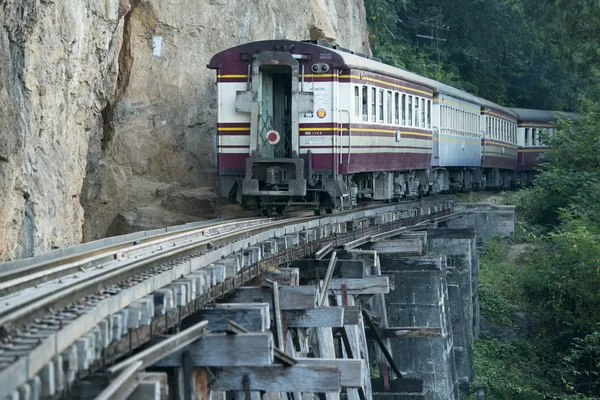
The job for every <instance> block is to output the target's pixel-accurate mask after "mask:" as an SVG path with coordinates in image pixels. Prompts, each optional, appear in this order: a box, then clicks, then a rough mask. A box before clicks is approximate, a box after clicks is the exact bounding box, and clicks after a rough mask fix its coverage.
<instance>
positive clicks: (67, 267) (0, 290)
mask: <svg viewBox="0 0 600 400" xmlns="http://www.w3.org/2000/svg"><path fill="white" fill-rule="evenodd" d="M269 221H272V219H270V218H243V219H238V220H234V221H231V222H225V223H223V222H215V223H212V224H209V225H206V226H201V227H194V228H189V229H185V230H178V231H175V232H168V233H163V234H159V235H156V236H151V237H148V238H144V239H140V240H136V241H133V242H127V243H120V244H115V245H109V246H106V247H102V248H98V249H95V250H91V251H88V252H84V253H81V254H77V255H74V256H68V257H65V258H62V259H59V260H52V261H49V262H45V263H39V264H35V265H32V266H30V267H28V268H22V269H18V270H15V271H5V272H3V273H0V296H6V295H9V294H12V293H14V292H16V291H19V290H22V289H25V288H27V287H33V286H36V285H40V284H43V283H45V282H48V281H51V280H54V279H58V278H62V277H64V276H69V275H71V274H73V273H78V272H85V271H86V270H89V269H91V268H98V267H102V266H104V265H106V264H108V263H110V262H113V261H115V258H116V257H117V254H123V256H125V254H129V255H131V256H134V255H139V254H142V253H144V252H152V251H155V249H156V247H165V246H173V245H174V243H175V242H176V241H184V240H186V239H188V240H193V239H194V238H196V237H202V238H207V237H210V236H205V233H207V232H210V230H211V229H214V228H215V227H221V228H222V229H229V230H235V229H238V228H239V227H240V226H244V225H252V224H260V223H262V222H265V223H266V222H269Z"/></svg>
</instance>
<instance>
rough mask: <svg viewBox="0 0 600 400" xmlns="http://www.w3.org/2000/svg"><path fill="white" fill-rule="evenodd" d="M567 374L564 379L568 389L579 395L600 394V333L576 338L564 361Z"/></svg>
mask: <svg viewBox="0 0 600 400" xmlns="http://www.w3.org/2000/svg"><path fill="white" fill-rule="evenodd" d="M563 362H564V364H565V366H566V368H567V372H566V373H565V376H564V377H563V380H564V382H565V385H566V387H567V388H568V389H569V390H571V391H573V392H577V393H582V394H584V395H593V394H598V393H600V379H598V377H599V375H600V332H599V331H596V332H593V333H591V334H589V335H586V336H585V337H584V338H575V339H573V342H572V343H571V346H570V347H569V353H568V355H567V356H566V357H565V358H564V359H563Z"/></svg>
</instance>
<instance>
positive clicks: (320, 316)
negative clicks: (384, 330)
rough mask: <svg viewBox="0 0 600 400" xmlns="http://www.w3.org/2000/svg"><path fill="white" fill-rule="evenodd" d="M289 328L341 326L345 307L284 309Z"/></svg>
mask: <svg viewBox="0 0 600 400" xmlns="http://www.w3.org/2000/svg"><path fill="white" fill-rule="evenodd" d="M284 315H285V316H286V317H287V321H288V328H317V327H329V328H332V327H340V326H343V325H344V308H343V307H321V308H314V309H310V310H289V311H284Z"/></svg>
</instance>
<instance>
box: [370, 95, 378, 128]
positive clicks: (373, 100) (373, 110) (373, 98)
mask: <svg viewBox="0 0 600 400" xmlns="http://www.w3.org/2000/svg"><path fill="white" fill-rule="evenodd" d="M376 112H377V89H375V88H371V121H373V122H376V121H377V119H376V116H375V113H376Z"/></svg>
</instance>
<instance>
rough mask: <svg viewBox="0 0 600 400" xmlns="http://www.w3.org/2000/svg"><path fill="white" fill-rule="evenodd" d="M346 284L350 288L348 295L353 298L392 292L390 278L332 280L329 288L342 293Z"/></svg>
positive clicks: (373, 277) (372, 277)
mask: <svg viewBox="0 0 600 400" xmlns="http://www.w3.org/2000/svg"><path fill="white" fill-rule="evenodd" d="M344 283H345V284H346V285H347V287H348V294H350V295H353V296H358V295H362V294H378V293H389V292H390V279H389V277H388V276H371V277H369V278H363V279H332V280H331V285H329V288H330V289H333V290H335V291H341V290H342V284H344Z"/></svg>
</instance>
